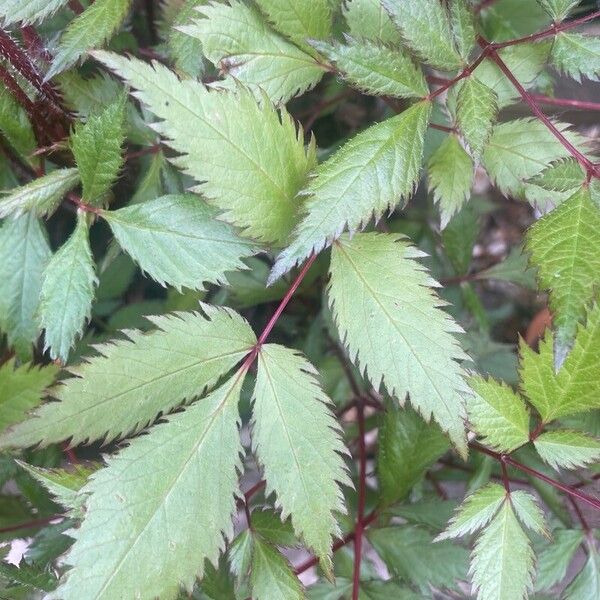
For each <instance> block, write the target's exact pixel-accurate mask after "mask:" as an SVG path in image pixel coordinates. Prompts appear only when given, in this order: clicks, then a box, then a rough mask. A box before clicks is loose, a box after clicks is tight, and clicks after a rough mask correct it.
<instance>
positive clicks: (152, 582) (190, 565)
mask: <svg viewBox="0 0 600 600" xmlns="http://www.w3.org/2000/svg"><path fill="white" fill-rule="evenodd" d="M242 381H243V376H242V374H241V373H238V374H237V375H235V376H234V377H233V378H232V379H231V380H230V381H228V382H227V383H225V384H224V385H222V386H221V387H220V388H218V389H217V390H215V391H214V392H212V393H211V394H209V395H208V396H207V397H206V398H203V399H202V400H200V401H198V402H196V403H195V404H193V405H191V406H189V407H188V408H186V410H185V411H184V412H182V413H177V414H174V415H170V416H168V417H167V418H166V420H167V422H166V423H163V424H161V425H157V426H155V427H154V428H153V429H152V430H151V431H150V432H149V433H148V434H147V435H143V436H140V437H138V438H136V439H134V440H132V441H131V443H130V445H129V446H128V447H127V448H125V449H124V450H122V451H121V452H119V454H117V455H116V456H113V457H110V458H109V459H108V461H107V466H106V468H105V469H101V470H100V471H98V472H97V473H96V474H94V475H93V477H92V478H91V480H90V482H89V483H88V484H87V485H86V486H85V487H84V488H83V489H82V493H83V494H85V495H86V496H87V499H86V501H85V506H86V514H85V518H84V520H83V523H82V525H81V527H80V528H79V529H77V530H75V531H73V532H72V534H71V535H73V536H74V537H75V540H76V541H75V544H74V545H73V546H72V548H71V550H70V551H69V553H68V554H67V556H66V559H65V562H66V564H67V565H68V566H70V567H71V569H70V570H69V571H68V572H67V574H66V576H65V578H64V579H63V580H62V581H61V585H60V587H59V589H58V590H57V592H56V596H55V597H56V598H62V599H64V600H71V599H73V600H74V599H76V598H82V597H87V598H95V599H96V600H101V599H105V600H114V599H115V598H139V599H140V600H150V599H152V598H156V597H160V598H172V597H174V596H175V595H176V592H177V590H178V589H179V587H180V586H183V587H185V588H186V589H187V590H191V589H192V586H193V584H194V582H195V580H196V578H197V577H201V576H202V573H203V570H204V561H205V559H208V560H210V561H211V562H213V563H214V562H215V561H216V559H217V557H218V556H219V552H220V551H221V550H222V549H223V546H224V538H225V539H227V538H230V537H231V536H232V534H233V524H232V520H231V517H232V513H233V512H234V510H235V497H234V495H235V494H236V493H238V470H239V469H241V467H242V464H241V460H240V454H241V452H242V445H241V443H240V439H239V435H238V421H239V415H238V410H237V405H238V401H239V396H240V389H241V386H242ZM107 514H110V519H108V520H107V518H106V517H107ZM190 548H193V549H194V551H193V552H190ZM140 565H143V567H144V577H132V576H131V574H132V573H134V572H137V571H138V569H139V568H140Z"/></svg>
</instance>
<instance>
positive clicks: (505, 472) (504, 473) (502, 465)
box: [500, 454, 510, 494]
mask: <svg viewBox="0 0 600 600" xmlns="http://www.w3.org/2000/svg"><path fill="white" fill-rule="evenodd" d="M507 458H508V457H507V456H506V455H505V454H501V455H500V469H501V470H502V484H503V485H504V489H505V490H506V493H507V494H510V483H509V480H508V470H507V468H506V459H507Z"/></svg>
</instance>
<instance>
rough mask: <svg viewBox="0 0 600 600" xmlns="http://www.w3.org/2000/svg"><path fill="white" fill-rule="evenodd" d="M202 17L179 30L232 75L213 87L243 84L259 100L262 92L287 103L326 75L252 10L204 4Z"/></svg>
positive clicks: (234, 0) (233, 1)
mask: <svg viewBox="0 0 600 600" xmlns="http://www.w3.org/2000/svg"><path fill="white" fill-rule="evenodd" d="M292 1H294V0H289V3H291V2H292ZM295 4H296V2H295V1H294V5H295ZM311 5H312V3H311ZM199 13H200V15H201V16H202V17H204V18H198V19H196V20H195V21H194V22H193V23H192V24H191V25H186V26H184V27H181V28H180V30H181V31H184V32H185V33H187V34H189V35H191V36H192V37H194V38H197V39H199V40H200V41H201V42H202V50H203V52H204V55H205V56H206V57H207V58H208V60H210V61H211V62H212V63H213V64H214V65H215V66H216V67H218V68H219V70H220V71H221V72H222V73H223V74H224V75H226V76H227V77H226V78H225V80H224V81H220V82H216V83H215V84H214V85H217V86H226V87H230V88H231V87H235V86H236V80H237V81H241V82H242V83H244V84H246V85H247V86H249V87H251V88H252V89H253V90H254V91H255V92H256V93H257V95H258V97H259V98H260V96H261V95H262V92H261V90H263V91H264V93H266V94H267V96H269V98H271V100H273V101H274V102H278V103H282V104H283V103H285V102H287V100H289V99H290V98H292V97H294V96H296V95H298V94H301V93H303V92H305V91H306V90H308V89H309V88H311V87H313V86H314V85H315V84H316V83H317V82H318V81H319V80H320V79H321V77H322V76H323V74H324V69H323V66H322V65H321V64H319V63H318V62H317V61H316V60H315V59H314V58H313V57H312V56H311V55H310V54H307V53H306V52H303V51H302V50H300V48H298V47H297V46H295V45H294V44H292V43H291V42H289V41H288V40H286V39H285V38H284V37H282V36H281V35H279V34H278V33H276V32H275V31H273V30H272V29H271V28H270V27H269V25H268V24H267V23H266V21H265V19H264V17H263V16H262V15H261V14H260V12H259V11H258V10H257V9H256V8H254V7H253V6H250V5H247V4H243V3H242V2H240V1H239V0H229V2H228V3H227V4H225V3H220V2H214V3H212V4H209V5H208V6H202V7H200V8H199ZM269 146H271V145H270V144H269Z"/></svg>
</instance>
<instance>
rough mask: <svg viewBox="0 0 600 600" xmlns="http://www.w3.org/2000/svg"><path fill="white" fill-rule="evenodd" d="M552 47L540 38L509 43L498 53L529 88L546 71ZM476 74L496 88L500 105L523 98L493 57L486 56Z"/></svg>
mask: <svg viewBox="0 0 600 600" xmlns="http://www.w3.org/2000/svg"><path fill="white" fill-rule="evenodd" d="M508 10H511V9H508ZM503 18H504V15H503ZM511 37H512V36H511ZM550 48H551V44H550V42H546V41H541V42H539V41H538V42H536V43H531V44H517V45H515V46H509V47H508V48H503V49H502V50H500V51H499V52H498V54H499V56H500V58H501V59H502V60H503V61H504V63H505V64H506V66H507V67H508V68H509V69H510V71H511V73H512V74H513V75H514V76H515V77H516V78H517V79H518V81H519V82H520V83H521V85H522V86H523V87H524V88H525V89H526V90H528V89H531V88H532V87H534V86H535V85H536V84H537V81H538V75H540V74H541V73H542V72H543V71H544V69H545V67H546V65H547V62H548V56H549V54H550ZM474 74H475V76H476V77H477V79H478V80H479V81H481V82H482V83H483V84H485V85H487V86H488V87H489V88H491V89H492V90H493V91H494V93H495V94H496V96H497V102H498V106H499V107H500V108H503V107H505V106H508V105H509V104H513V103H514V102H515V101H517V100H520V99H521V96H520V95H519V92H518V91H517V90H516V88H515V87H514V85H513V84H512V83H511V82H510V81H509V80H508V79H507V77H506V75H505V74H504V73H503V72H502V70H501V69H500V68H499V67H498V65H497V64H496V63H495V62H493V61H492V60H491V59H489V58H486V59H485V60H484V61H483V62H482V63H481V64H480V65H478V66H477V68H476V69H475V71H474Z"/></svg>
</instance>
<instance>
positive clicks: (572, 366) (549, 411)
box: [520, 305, 600, 423]
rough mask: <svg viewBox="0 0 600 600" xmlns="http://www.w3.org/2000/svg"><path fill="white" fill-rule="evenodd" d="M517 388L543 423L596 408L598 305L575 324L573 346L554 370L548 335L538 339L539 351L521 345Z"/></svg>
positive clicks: (599, 388) (599, 389) (599, 386)
mask: <svg viewBox="0 0 600 600" xmlns="http://www.w3.org/2000/svg"><path fill="white" fill-rule="evenodd" d="M520 350H521V368H520V373H521V388H522V390H523V392H524V393H525V395H526V396H527V398H528V399H529V401H530V402H531V403H532V404H533V405H534V406H535V407H536V409H537V410H538V412H539V413H540V415H541V417H542V419H543V420H544V422H546V423H547V422H549V421H552V420H554V419H558V418H560V417H564V416H567V415H571V414H577V413H581V412H586V411H590V410H594V409H597V408H600V378H599V377H598V364H600V305H595V306H594V307H593V308H592V309H591V310H590V311H589V313H588V316H587V323H586V325H585V327H584V326H583V325H579V327H578V331H577V335H576V337H575V342H574V344H573V348H572V349H571V351H570V352H569V354H568V356H567V358H566V359H565V361H564V362H563V364H562V366H561V368H560V370H559V371H558V373H557V374H556V375H555V373H554V350H553V341H552V336H550V335H547V336H546V339H545V340H543V341H542V342H540V347H539V354H538V353H536V352H534V351H533V350H531V349H530V348H529V347H528V346H527V345H526V344H524V343H522V344H521V349H520Z"/></svg>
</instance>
